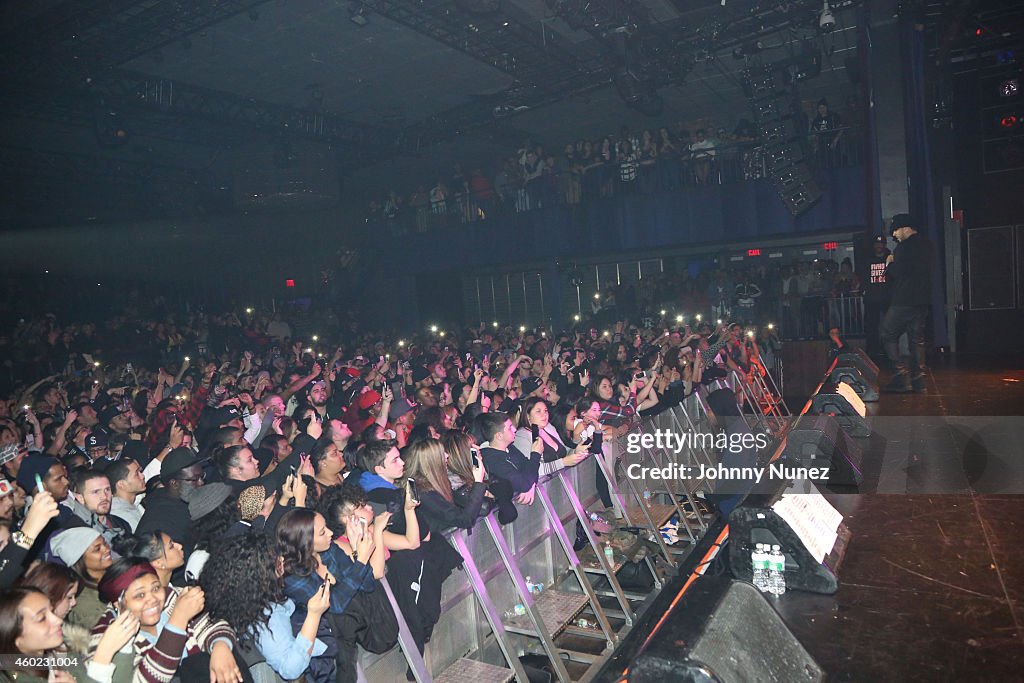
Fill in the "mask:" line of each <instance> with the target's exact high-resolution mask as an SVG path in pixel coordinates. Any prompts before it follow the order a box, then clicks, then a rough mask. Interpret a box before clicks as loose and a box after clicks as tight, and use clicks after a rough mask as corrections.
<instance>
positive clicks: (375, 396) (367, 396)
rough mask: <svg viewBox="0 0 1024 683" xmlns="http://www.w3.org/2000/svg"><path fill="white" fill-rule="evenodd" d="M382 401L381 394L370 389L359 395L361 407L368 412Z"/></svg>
mask: <svg viewBox="0 0 1024 683" xmlns="http://www.w3.org/2000/svg"><path fill="white" fill-rule="evenodd" d="M379 400H380V394H379V393H377V392H376V391H374V390H373V389H370V390H369V391H366V392H363V393H362V394H359V407H360V408H362V409H363V410H368V409H370V408H372V407H373V405H374V404H375V403H376V402H377V401H379Z"/></svg>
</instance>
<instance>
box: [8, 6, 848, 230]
mask: <svg viewBox="0 0 1024 683" xmlns="http://www.w3.org/2000/svg"><path fill="white" fill-rule="evenodd" d="M844 5H845V6H844V8H843V9H841V10H835V13H836V18H837V23H836V27H835V30H834V31H833V32H831V33H827V34H825V33H822V32H820V31H819V30H818V16H819V13H820V11H821V2H820V0H789V1H788V2H779V1H778V0H727V2H724V3H723V2H720V1H719V0H675V1H670V0H592V1H591V2H584V1H583V0H549V2H545V0H346V1H338V0H271V1H265V0H216V1H215V0H204V1H203V2H200V1H199V0H107V1H105V2H89V3H83V2H80V1H77V0H8V2H6V3H4V5H3V6H2V7H0V22H2V23H0V38H2V40H0V46H2V47H0V67H2V68H3V69H4V73H5V74H7V75H8V76H6V77H5V87H4V88H3V90H2V91H0V115H2V116H3V140H2V141H0V155H2V158H3V160H4V162H6V163H4V164H3V168H4V172H3V174H4V177H3V183H4V185H5V187H6V188H7V189H6V191H5V195H4V197H5V202H4V210H3V212H2V213H0V221H2V222H3V224H4V225H5V226H6V227H8V228H11V227H19V226H30V225H43V224H53V223H69V222H70V223H81V222H83V221H85V220H87V219H91V220H96V221H98V222H101V221H107V220H112V219H117V218H122V219H123V218H146V217H162V216H167V215H175V214H176V213H178V214H189V213H194V212H199V213H202V212H210V211H220V210H227V209H228V208H230V207H232V206H236V205H237V196H234V197H233V194H235V195H237V191H238V188H237V187H235V188H233V187H232V185H233V184H234V183H236V181H237V178H238V176H239V173H240V168H241V167H245V168H246V169H248V165H251V164H252V163H255V162H254V161H253V158H254V150H265V158H266V159H268V160H269V159H271V158H273V159H274V160H275V161H276V160H278V159H279V158H281V157H284V158H289V159H291V158H294V157H295V156H301V155H302V154H306V157H304V158H307V157H308V158H315V159H317V160H320V161H317V162H316V163H321V162H322V160H323V159H326V158H333V159H336V160H337V168H336V169H335V168H332V174H334V175H338V173H340V175H341V176H342V177H343V182H344V185H345V187H346V193H347V194H352V195H355V196H364V195H365V192H367V191H370V190H372V189H374V188H376V189H378V190H379V189H380V188H381V187H382V186H386V185H389V184H398V185H399V186H402V185H408V184H409V183H412V182H414V179H416V178H423V177H429V176H430V174H433V173H437V172H438V171H442V170H444V169H447V168H448V167H449V166H450V164H451V163H453V162H454V161H456V160H462V161H465V162H468V163H473V164H477V163H480V164H487V163H488V160H493V159H494V158H496V157H497V156H499V155H502V154H508V153H509V151H510V149H512V148H514V146H515V145H516V144H518V143H519V142H521V141H523V140H525V139H531V140H537V141H540V142H542V143H544V144H546V145H548V146H549V147H556V146H557V147H560V146H561V144H563V143H564V142H568V141H571V140H574V139H577V138H580V137H596V136H599V135H603V134H606V133H610V132H613V131H616V130H617V129H618V127H619V125H620V124H623V123H625V124H628V125H630V126H631V127H633V128H646V127H653V126H658V125H663V124H667V123H670V122H675V121H695V120H697V119H699V118H702V117H711V118H712V120H714V122H715V123H716V125H719V126H725V127H729V128H731V127H732V126H733V125H734V123H735V121H736V119H737V118H739V116H741V115H743V114H744V113H745V112H746V110H747V104H746V100H745V99H744V96H743V92H742V88H741V73H742V71H743V69H744V68H745V67H746V66H747V65H748V60H745V59H737V58H734V56H733V51H734V49H736V48H738V47H741V46H744V45H746V46H749V45H751V44H752V43H754V41H760V44H761V50H760V52H759V53H758V54H757V55H756V56H755V57H753V58H752V59H753V60H754V61H760V62H765V63H776V62H779V61H784V60H787V59H791V58H793V57H794V56H796V55H797V54H799V53H800V52H801V51H802V50H806V49H808V47H807V46H812V47H814V48H817V49H820V50H821V54H822V56H823V57H822V73H821V75H820V76H819V77H817V78H815V79H813V80H810V81H808V82H806V83H804V84H803V85H802V91H801V93H802V95H803V97H804V98H805V99H808V100H814V99H817V98H818V97H820V96H828V97H829V98H830V99H832V100H834V101H839V102H842V101H844V99H845V97H846V95H848V94H850V93H852V92H855V88H854V86H852V85H851V82H850V79H849V78H848V77H847V74H846V65H847V60H848V59H850V58H852V57H853V55H854V53H855V46H856V25H855V23H856V16H857V8H856V7H855V6H854V3H852V2H847V3H844ZM616 29H618V30H616ZM625 67H628V68H630V69H631V70H632V71H633V72H635V73H638V74H641V79H640V81H641V85H640V86H639V87H640V88H641V89H642V90H643V92H644V93H645V94H652V93H655V92H656V93H657V95H658V97H660V98H661V100H662V101H663V107H661V112H660V113H659V114H658V115H656V116H646V115H644V114H642V113H640V112H639V111H637V110H636V108H630V107H628V106H626V104H625V102H624V100H623V97H622V96H621V94H620V92H619V91H618V90H617V89H616V87H615V86H613V85H612V82H613V77H615V76H616V74H617V73H620V72H621V70H622V69H623V68H625ZM648 113H652V112H648ZM303 150H304V151H303ZM310 150H313V151H310ZM257 156H258V155H257ZM322 163H327V162H322ZM268 165H269V161H268ZM339 185H340V183H339ZM332 192H333V194H334V195H337V193H338V190H337V188H335V189H334V190H333V191H331V190H328V189H323V192H322V196H323V197H331V196H332ZM335 198H336V197H335Z"/></svg>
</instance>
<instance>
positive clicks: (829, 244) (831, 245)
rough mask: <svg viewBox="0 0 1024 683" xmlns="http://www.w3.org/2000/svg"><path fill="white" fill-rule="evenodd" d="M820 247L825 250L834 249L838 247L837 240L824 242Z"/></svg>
mask: <svg viewBox="0 0 1024 683" xmlns="http://www.w3.org/2000/svg"><path fill="white" fill-rule="evenodd" d="M821 247H822V249H824V250H825V251H835V250H836V249H838V248H839V242H825V244H823V245H821Z"/></svg>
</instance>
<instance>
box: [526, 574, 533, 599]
mask: <svg viewBox="0 0 1024 683" xmlns="http://www.w3.org/2000/svg"><path fill="white" fill-rule="evenodd" d="M526 592H527V593H530V594H531V595H532V594H533V592H534V587H533V579H531V578H530V577H529V576H527V577H526Z"/></svg>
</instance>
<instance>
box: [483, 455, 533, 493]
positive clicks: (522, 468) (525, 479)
mask: <svg viewBox="0 0 1024 683" xmlns="http://www.w3.org/2000/svg"><path fill="white" fill-rule="evenodd" d="M480 457H481V458H483V461H484V467H485V468H486V469H487V476H488V477H490V478H491V479H503V480H504V481H507V482H509V483H510V484H512V488H513V489H514V490H515V492H516V493H526V492H527V491H529V490H530V488H531V487H532V486H533V485H534V484H536V483H537V474H538V472H539V471H540V454H539V453H530V457H529V458H527V457H526V456H525V455H523V454H522V453H520V452H519V449H518V448H516V447H515V446H513V445H511V444H509V447H508V453H506V452H505V451H499V450H498V449H497V448H483V449H481V450H480Z"/></svg>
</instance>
